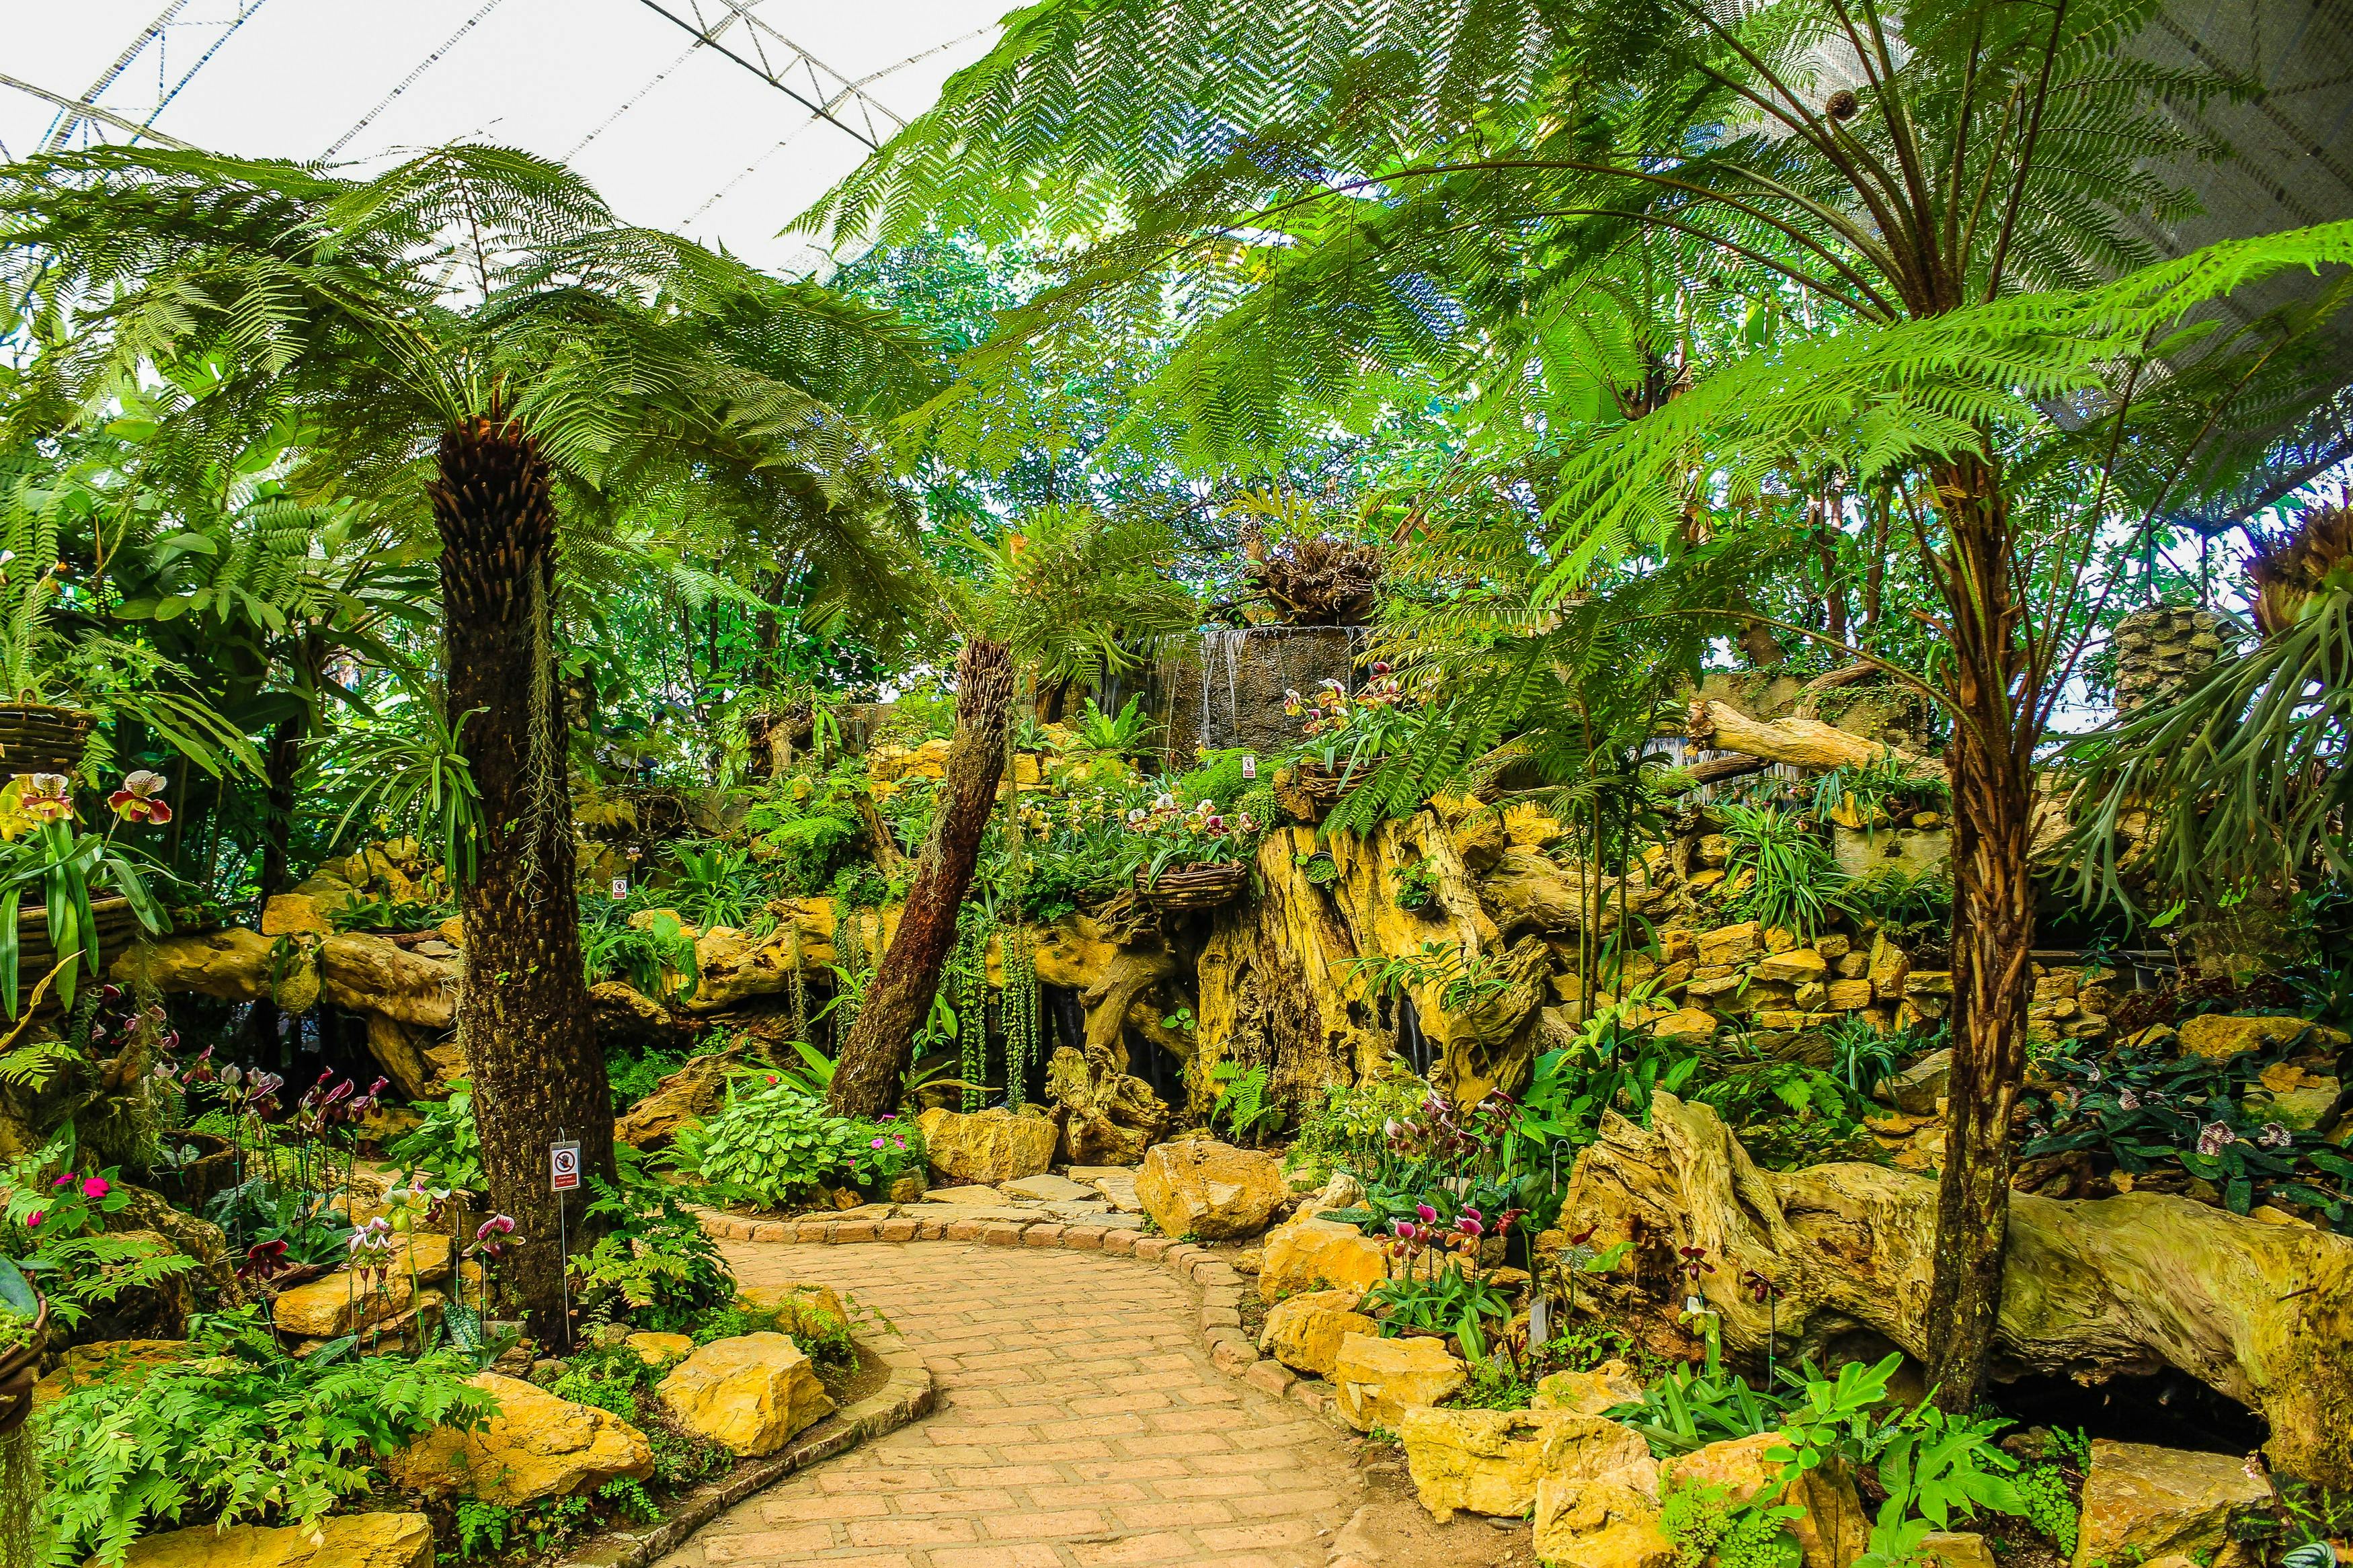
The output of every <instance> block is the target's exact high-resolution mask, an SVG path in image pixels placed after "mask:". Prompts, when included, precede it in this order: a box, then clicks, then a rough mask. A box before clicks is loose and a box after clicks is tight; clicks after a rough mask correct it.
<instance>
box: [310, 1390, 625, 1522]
mask: <svg viewBox="0 0 2353 1568" xmlns="http://www.w3.org/2000/svg"><path fill="white" fill-rule="evenodd" d="M467 1381H468V1382H470V1383H471V1384H473V1385H474V1386H475V1387H476V1388H480V1389H482V1390H484V1391H486V1392H488V1393H489V1394H492V1395H493V1396H495V1397H496V1398H497V1400H498V1402H499V1411H498V1414H497V1415H493V1416H491V1422H490V1425H489V1426H488V1427H486V1428H484V1429H483V1430H481V1431H480V1432H459V1431H456V1430H453V1429H452V1428H450V1427H447V1426H444V1427H442V1428H440V1429H439V1430H438V1431H435V1432H430V1433H427V1435H426V1436H423V1437H420V1438H418V1439H417V1441H416V1442H414V1443H412V1444H410V1445H409V1446H408V1447H406V1448H404V1449H402V1450H401V1451H400V1452H399V1453H397V1454H395V1455H394V1456H393V1457H392V1458H390V1459H388V1460H386V1461H385V1469H386V1470H387V1471H389V1472H390V1474H391V1476H392V1479H394V1480H395V1481H396V1482H398V1483H399V1484H400V1485H402V1486H404V1487H409V1488H412V1489H415V1490H417V1491H421V1492H428V1493H433V1494H437V1495H438V1494H442V1493H449V1492H459V1493H463V1494H464V1495H466V1496H469V1497H472V1498H475V1499H477V1500H480V1501H482V1502H487V1503H496V1504H499V1505H500V1506H501V1507H505V1508H515V1507H519V1506H521V1505H522V1504H523V1503H527V1502H536V1501H537V1500H540V1499H541V1498H544V1497H563V1496H566V1495H568V1494H570V1493H573V1492H577V1491H581V1490H584V1489H589V1488H592V1487H598V1486H602V1485H603V1484H604V1483H605V1482H607V1481H609V1480H616V1479H619V1478H621V1477H623V1476H628V1477H630V1478H632V1479H637V1480H643V1479H645V1478H646V1477H648V1476H649V1475H652V1474H653V1472H654V1451H653V1447H652V1446H651V1445H649V1443H648V1442H647V1441H646V1435H645V1434H644V1433H642V1432H640V1431H638V1429H637V1428H636V1427H635V1426H630V1425H629V1424H628V1422H626V1421H624V1420H622V1419H621V1418H620V1417H619V1416H617V1415H614V1414H613V1413H612V1412H610V1411H608V1410H598V1409H596V1408H595V1407H594V1406H591V1405H575V1404H573V1403H572V1402H571V1401H570V1400H568V1399H558V1398H556V1397H555V1395H554V1394H548V1393H545V1392H543V1391H542V1390H540V1389H537V1388H533V1386H532V1385H531V1384H528V1383H525V1382H523V1381H522V1379H521V1378H517V1377H507V1376H504V1375H502V1374H501V1373H495V1372H485V1373H477V1374H476V1375H475V1376H473V1377H471V1378H470V1379H468V1380H467ZM322 1568H323V1564H322Z"/></svg>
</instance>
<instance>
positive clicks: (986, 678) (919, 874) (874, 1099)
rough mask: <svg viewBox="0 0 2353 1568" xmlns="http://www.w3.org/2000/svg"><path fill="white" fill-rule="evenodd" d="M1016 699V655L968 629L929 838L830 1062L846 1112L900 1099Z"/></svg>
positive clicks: (837, 1106) (968, 880)
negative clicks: (835, 1061)
mask: <svg viewBox="0 0 2353 1568" xmlns="http://www.w3.org/2000/svg"><path fill="white" fill-rule="evenodd" d="M1012 708H1013V656H1012V654H1011V653H1010V652H1009V651H1008V649H1007V648H1006V647H1004V645H1003V644H1001V643H993V642H989V641H987V639H985V638H981V637H974V638H971V639H969V640H967V641H966V642H965V646H964V652H963V653H962V654H961V655H959V656H958V657H957V658H956V732H955V742H954V743H953V744H952V745H950V746H949V748H948V757H947V764H946V766H945V768H944V770H943V771H942V773H941V774H940V786H939V801H938V809H937V810H936V811H935V813H934V816H933V817H932V833H931V837H929V838H927V839H925V840H924V842H923V854H922V856H921V857H920V858H918V859H917V860H916V862H915V880H914V885H913V887H911V888H909V889H907V907H906V909H905V910H904V911H903V912H902V914H901V915H900V917H899V930H898V932H897V934H896V935H894V936H892V939H891V946H890V950H889V951H888V952H884V953H883V955H882V962H881V964H880V965H879V966H878V967H877V968H876V969H875V971H874V978H873V980H872V981H871V982H870V983H869V984H868V985H867V988H866V1000H865V1003H864V1004H863V1005H861V1006H860V1008H859V1011H858V1022H857V1023H856V1024H854V1025H852V1026H850V1030H849V1038H848V1039H847V1040H845V1041H843V1042H842V1046H841V1060H840V1063H839V1066H837V1067H836V1068H835V1069H834V1074H833V1089H832V1091H831V1095H830V1097H829V1098H830V1103H831V1105H832V1107H833V1109H834V1110H836V1111H838V1112H839V1113H840V1114H841V1115H844V1116H880V1115H881V1114H882V1113H883V1112H885V1111H887V1110H891V1109H892V1107H893V1106H895V1105H896V1104H897V1103H898V1100H899V1079H900V1075H901V1074H902V1073H903V1072H905V1071H906V1068H907V1059H908V1056H909V1054H910V1052H911V1051H912V1050H913V1045H914V1038H915V1031H916V1030H917V1029H919V1028H921V1027H923V1020H924V1019H925V1018H927V1017H929V1016H931V1011H932V997H933V994H934V993H935V992H937V991H938V989H939V984H940V973H941V970H942V968H943V967H944V965H945V964H946V963H947V958H948V951H949V950H950V949H951V948H953V947H954V946H955V932H956V911H957V910H960V909H962V908H963V907H964V896H965V891H966V890H967V889H970V888H971V886H972V871H973V866H974V864H975V862H976V861H977V860H978V859H979V858H980V836H981V834H982V832H983V831H984V830H986V829H987V826H988V816H989V813H990V812H991V811H993V810H994V809H995V808H996V805H997V782H998V780H999V779H1001V778H1002V777H1003V776H1004V773H1005V732H1006V727H1007V725H1008V722H1009V721H1010V719H1011V714H1012Z"/></svg>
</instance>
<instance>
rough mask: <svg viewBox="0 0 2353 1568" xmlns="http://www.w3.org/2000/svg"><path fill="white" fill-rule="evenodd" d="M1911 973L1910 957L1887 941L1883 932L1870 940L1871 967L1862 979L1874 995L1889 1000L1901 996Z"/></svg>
mask: <svg viewBox="0 0 2353 1568" xmlns="http://www.w3.org/2000/svg"><path fill="white" fill-rule="evenodd" d="M1911 973H1912V960H1911V957H1910V955H1908V954H1907V953H1905V951H1904V950H1903V949H1902V948H1900V947H1898V946H1896V945H1895V944H1894V942H1890V941H1888V940H1887V933H1886V932H1885V931H1881V932H1880V933H1879V934H1878V935H1876V936H1874V937H1873V938H1872V939H1871V967H1870V968H1869V969H1868V970H1866V971H1865V972H1864V976H1863V977H1864V978H1865V979H1867V980H1869V981H1870V982H1871V989H1872V991H1873V993H1874V994H1877V995H1880V996H1883V997H1890V998H1893V997H1896V996H1901V995H1903V994H1904V982H1905V980H1907V979H1908V978H1910V977H1911Z"/></svg>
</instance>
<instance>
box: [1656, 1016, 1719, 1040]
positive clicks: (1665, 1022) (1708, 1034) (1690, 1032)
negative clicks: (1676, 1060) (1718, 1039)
mask: <svg viewBox="0 0 2353 1568" xmlns="http://www.w3.org/2000/svg"><path fill="white" fill-rule="evenodd" d="M1651 1034H1652V1035H1654V1036H1656V1037H1658V1038H1659V1039H1661V1040H1662V1041H1664V1042H1665V1043H1666V1044H1668V1045H1671V1046H1704V1045H1705V1044H1707V1043H1708V1042H1709V1041H1710V1040H1713V1039H1714V1038H1715V1014H1713V1013H1710V1012H1707V1011H1706V1010H1704V1008H1699V1007H1685V1008H1683V1009H1682V1010H1680V1011H1678V1012H1674V1013H1670V1014H1668V1015H1667V1016H1665V1017H1663V1018H1662V1019H1660V1020H1659V1021H1658V1022H1657V1023H1655V1024H1652V1025H1651Z"/></svg>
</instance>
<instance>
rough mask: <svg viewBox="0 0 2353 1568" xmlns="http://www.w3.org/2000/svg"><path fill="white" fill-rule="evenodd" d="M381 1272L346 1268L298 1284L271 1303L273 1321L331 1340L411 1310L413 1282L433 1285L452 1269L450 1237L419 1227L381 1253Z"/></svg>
mask: <svg viewBox="0 0 2353 1568" xmlns="http://www.w3.org/2000/svg"><path fill="white" fill-rule="evenodd" d="M383 1257H384V1258H385V1262H384V1264H383V1265H382V1269H383V1274H382V1278H381V1279H375V1280H374V1281H368V1280H365V1279H362V1278H361V1277H360V1276H358V1275H355V1274H354V1273H353V1271H352V1270H350V1269H348V1268H342V1269H337V1270H336V1271H335V1272H334V1273H332V1274H330V1275H328V1276H327V1277H326V1278H325V1279H313V1280H311V1283H309V1284H308V1285H297V1286H296V1287H294V1289H291V1290H289V1291H287V1292H286V1293H285V1294H283V1295H281V1296H280V1297H279V1298H278V1300H276V1301H275V1302H273V1303H272V1304H271V1306H270V1309H269V1316H270V1320H271V1321H273V1322H275V1323H276V1324H277V1325H278V1326H279V1327H280V1329H282V1330H284V1331H286V1332H287V1333H290V1334H294V1335H298V1336H300V1337H301V1338H303V1339H311V1340H332V1339H333V1338H335V1337H336V1336H337V1335H340V1334H348V1333H351V1332H353V1331H355V1330H358V1329H361V1328H364V1327H365V1326H366V1325H368V1324H370V1323H381V1322H385V1321H389V1320H391V1319H393V1318H396V1317H398V1316H400V1314H401V1313H403V1312H405V1311H406V1310H408V1309H409V1307H410V1305H411V1304H412V1303H413V1301H414V1300H415V1295H416V1291H415V1289H414V1287H417V1286H424V1285H431V1284H434V1283H436V1282H437V1281H438V1280H439V1279H441V1278H442V1277H443V1276H444V1275H446V1274H448V1272H449V1238H448V1237H446V1236H439V1235H435V1234H433V1233H430V1232H425V1231H419V1232H416V1233H414V1234H412V1235H411V1236H410V1237H408V1239H407V1241H406V1244H405V1245H404V1246H402V1247H395V1248H392V1249H391V1250H389V1251H387V1252H385V1254H384V1255H383Z"/></svg>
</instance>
